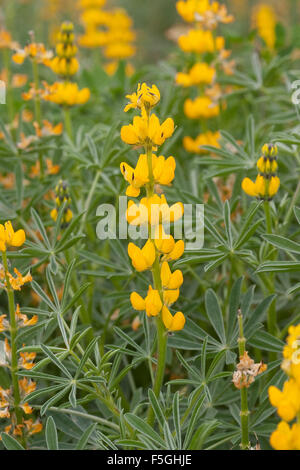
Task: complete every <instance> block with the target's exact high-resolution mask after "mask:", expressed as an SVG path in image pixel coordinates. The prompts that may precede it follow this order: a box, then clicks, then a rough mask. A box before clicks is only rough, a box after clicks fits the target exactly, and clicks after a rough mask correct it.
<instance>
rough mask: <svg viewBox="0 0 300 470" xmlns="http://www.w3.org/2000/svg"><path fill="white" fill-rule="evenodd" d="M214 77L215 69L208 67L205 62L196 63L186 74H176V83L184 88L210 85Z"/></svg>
mask: <svg viewBox="0 0 300 470" xmlns="http://www.w3.org/2000/svg"><path fill="white" fill-rule="evenodd" d="M215 75H216V69H215V68H214V67H211V66H209V65H208V64H206V63H205V62H203V63H197V64H195V65H193V67H192V68H191V69H190V70H189V72H188V73H182V72H180V73H178V74H177V75H176V83H177V84H178V85H181V86H184V87H189V86H193V85H201V84H206V85H210V84H211V83H212V81H213V80H214V77H215Z"/></svg>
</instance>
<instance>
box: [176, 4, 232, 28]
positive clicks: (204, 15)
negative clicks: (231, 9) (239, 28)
mask: <svg viewBox="0 0 300 470" xmlns="http://www.w3.org/2000/svg"><path fill="white" fill-rule="evenodd" d="M176 8H177V11H178V13H179V15H180V16H182V18H183V19H184V20H185V21H187V22H188V23H193V22H196V23H197V24H200V25H202V26H205V27H206V28H210V29H214V28H216V27H217V25H218V23H219V22H220V23H225V24H227V23H231V22H232V21H233V16H232V15H228V14H227V9H226V6H225V5H220V4H219V2H215V1H213V2H212V3H211V2H210V1H209V0H186V1H184V0H179V1H178V2H177V3H176Z"/></svg>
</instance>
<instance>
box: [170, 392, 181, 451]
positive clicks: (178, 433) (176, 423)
mask: <svg viewBox="0 0 300 470" xmlns="http://www.w3.org/2000/svg"><path fill="white" fill-rule="evenodd" d="M172 411H173V421H174V427H175V432H176V439H177V449H178V450H180V449H181V446H182V442H181V426H180V408H179V391H177V392H176V393H175V394H174V397H173V406H172Z"/></svg>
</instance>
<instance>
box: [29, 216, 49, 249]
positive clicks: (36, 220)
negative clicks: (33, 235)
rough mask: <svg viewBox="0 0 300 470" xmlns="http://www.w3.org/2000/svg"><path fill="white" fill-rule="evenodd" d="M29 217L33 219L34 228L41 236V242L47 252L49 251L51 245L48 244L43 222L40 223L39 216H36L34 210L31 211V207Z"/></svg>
mask: <svg viewBox="0 0 300 470" xmlns="http://www.w3.org/2000/svg"><path fill="white" fill-rule="evenodd" d="M30 212H31V217H32V218H33V220H34V223H35V226H36V228H37V229H38V230H39V232H40V234H41V235H42V237H43V240H44V242H45V244H46V246H47V248H48V250H49V251H51V244H50V241H49V238H48V235H47V232H46V229H45V227H44V224H43V222H42V221H41V218H40V216H39V215H38V213H37V212H36V210H35V209H33V207H32V208H31V211H30Z"/></svg>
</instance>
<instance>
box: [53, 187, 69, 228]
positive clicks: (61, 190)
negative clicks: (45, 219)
mask: <svg viewBox="0 0 300 470" xmlns="http://www.w3.org/2000/svg"><path fill="white" fill-rule="evenodd" d="M55 202H56V207H55V209H52V211H51V212H50V217H51V219H52V220H54V222H56V220H57V217H58V212H59V208H60V206H61V205H62V204H65V208H64V212H63V215H62V218H61V228H62V229H64V228H67V226H68V225H69V223H70V221H71V220H72V218H73V212H72V211H71V209H70V205H71V198H70V194H69V188H68V183H67V182H66V181H63V180H59V182H58V184H57V186H56V188H55Z"/></svg>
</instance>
